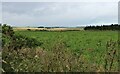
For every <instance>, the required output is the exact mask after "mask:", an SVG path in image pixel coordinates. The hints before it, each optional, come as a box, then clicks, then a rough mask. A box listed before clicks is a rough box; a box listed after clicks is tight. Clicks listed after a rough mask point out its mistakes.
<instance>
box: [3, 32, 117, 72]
mask: <svg viewBox="0 0 120 74" xmlns="http://www.w3.org/2000/svg"><path fill="white" fill-rule="evenodd" d="M14 32H15V35H17V36H19V35H21V36H22V37H21V39H20V38H18V39H17V37H16V40H19V41H17V43H16V41H14V39H13V42H12V45H11V44H10V45H9V47H8V48H7V46H8V45H7V46H6V47H3V49H4V50H3V53H4V54H3V60H4V64H5V65H4V64H3V69H4V70H5V71H10V70H11V71H15V72H20V71H22V72H41V71H43V72H46V71H49V72H71V71H72V72H73V71H77V72H90V71H95V72H108V71H112V72H116V71H118V53H117V52H118V32H117V31H111V30H106V31H84V30H80V31H39V30H37V31H36V30H15V31H14ZM23 37H25V38H26V39H29V38H31V39H32V40H33V41H31V39H30V40H29V41H28V42H29V43H30V45H29V46H33V44H34V42H36V41H38V42H40V45H39V44H38V45H37V47H36V48H29V47H23V48H18V49H16V48H17V47H18V46H20V45H18V44H20V43H21V44H22V43H24V44H27V43H25V42H26V40H25V42H23V41H24V39H22V38H23ZM34 39H35V40H36V41H34ZM11 41H12V40H11ZM14 42H15V43H14ZM38 42H37V43H38ZM24 44H22V46H23V45H24ZM31 44H32V45H31ZM16 45H18V46H16ZM35 45H36V44H35ZM10 46H11V47H14V46H16V47H15V48H14V50H13V48H11V49H12V50H10ZM20 47H21V46H20ZM16 50H17V51H16ZM7 54H9V55H7ZM5 57H7V58H5ZM6 62H7V63H6ZM6 64H7V65H9V67H8V68H7V67H6Z"/></svg>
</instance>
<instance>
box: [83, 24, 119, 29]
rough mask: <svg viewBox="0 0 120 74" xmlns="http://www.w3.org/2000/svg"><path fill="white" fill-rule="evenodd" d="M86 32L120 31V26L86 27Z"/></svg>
mask: <svg viewBox="0 0 120 74" xmlns="http://www.w3.org/2000/svg"><path fill="white" fill-rule="evenodd" d="M84 30H120V25H118V24H114V25H113V24H111V25H103V26H86V27H85V28H84Z"/></svg>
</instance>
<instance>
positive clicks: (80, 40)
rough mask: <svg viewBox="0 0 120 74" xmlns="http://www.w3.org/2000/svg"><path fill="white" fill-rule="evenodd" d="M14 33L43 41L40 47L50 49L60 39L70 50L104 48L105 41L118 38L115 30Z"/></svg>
mask: <svg viewBox="0 0 120 74" xmlns="http://www.w3.org/2000/svg"><path fill="white" fill-rule="evenodd" d="M16 34H21V35H25V36H27V37H32V38H35V39H37V40H38V41H40V42H43V44H42V47H43V48H45V49H48V50H50V49H52V46H53V45H54V44H55V42H57V41H59V40H62V41H64V42H65V44H66V46H67V47H68V48H70V49H72V50H76V51H79V50H81V49H84V50H85V49H91V50H105V49H106V43H107V41H110V40H113V41H117V40H118V32H117V31H66V32H41V31H16Z"/></svg>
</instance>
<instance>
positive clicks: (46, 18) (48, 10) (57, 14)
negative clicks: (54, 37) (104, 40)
mask: <svg viewBox="0 0 120 74" xmlns="http://www.w3.org/2000/svg"><path fill="white" fill-rule="evenodd" d="M117 9H118V7H117V3H111V2H96V3H95V2H88V3H86V2H73V3H69V2H60V3H58V2H11V3H9V2H8V3H6V2H5V3H3V22H4V23H8V24H13V25H14V26H20V25H21V26H28V25H29V26H39V25H44V26H54V25H59V26H76V25H82V24H100V23H113V22H115V23H117V16H118V15H117V12H118V11H117Z"/></svg>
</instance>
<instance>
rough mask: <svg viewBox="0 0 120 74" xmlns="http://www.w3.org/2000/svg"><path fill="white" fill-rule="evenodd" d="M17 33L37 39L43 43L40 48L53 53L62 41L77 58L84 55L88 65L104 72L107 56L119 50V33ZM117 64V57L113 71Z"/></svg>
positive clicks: (17, 32)
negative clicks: (97, 67)
mask: <svg viewBox="0 0 120 74" xmlns="http://www.w3.org/2000/svg"><path fill="white" fill-rule="evenodd" d="M15 33H16V34H21V35H24V36H27V37H31V38H35V39H37V40H38V41H40V42H42V43H43V44H42V45H41V46H40V47H41V48H43V49H44V50H48V51H52V49H54V46H55V45H56V44H58V43H60V42H61V41H62V42H63V43H64V47H65V48H67V49H69V50H70V51H72V53H74V54H75V55H77V56H80V55H82V56H83V57H84V59H85V60H86V61H87V63H88V64H91V65H92V64H93V65H94V64H95V65H96V66H97V65H98V66H99V68H101V69H102V71H104V70H103V69H104V68H103V67H104V65H105V58H109V57H108V56H107V54H109V53H110V54H111V55H112V56H114V55H113V54H112V53H111V51H114V50H117V49H118V47H117V41H118V32H117V31H66V32H47V31H44V32H42V31H16V32H15ZM111 43H113V44H115V45H112V44H111ZM60 49H61V48H60ZM58 52H59V51H58ZM106 56H107V57H106ZM110 62H111V61H110V60H109V63H110ZM117 64H118V63H117V57H116V61H115V62H114V66H113V67H114V68H113V71H116V70H117V68H118V67H117ZM108 67H109V66H108Z"/></svg>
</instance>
